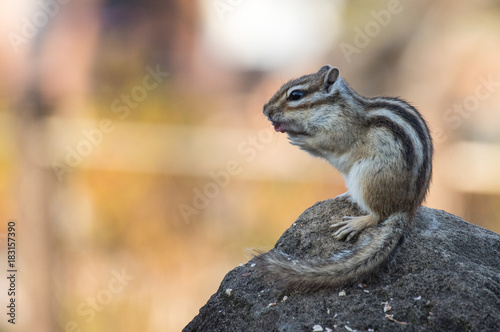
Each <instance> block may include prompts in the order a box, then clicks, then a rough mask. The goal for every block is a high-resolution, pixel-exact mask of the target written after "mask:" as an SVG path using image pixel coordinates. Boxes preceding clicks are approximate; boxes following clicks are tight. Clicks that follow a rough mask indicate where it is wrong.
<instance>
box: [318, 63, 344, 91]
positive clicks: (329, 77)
mask: <svg viewBox="0 0 500 332" xmlns="http://www.w3.org/2000/svg"><path fill="white" fill-rule="evenodd" d="M322 70H325V71H326V73H325V74H324V75H325V76H324V77H325V78H324V82H323V85H324V88H325V90H327V91H328V92H330V88H331V86H332V85H333V84H335V82H337V79H338V78H339V74H340V72H339V70H338V68H335V67H332V66H324V67H322V68H321V69H320V71H322Z"/></svg>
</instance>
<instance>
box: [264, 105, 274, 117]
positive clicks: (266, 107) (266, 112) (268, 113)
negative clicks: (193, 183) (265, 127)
mask: <svg viewBox="0 0 500 332" xmlns="http://www.w3.org/2000/svg"><path fill="white" fill-rule="evenodd" d="M274 112H275V108H274V107H271V106H270V105H269V104H265V105H264V109H263V111H262V113H264V115H265V116H267V117H268V118H269V119H271V115H272V114H273V113H274Z"/></svg>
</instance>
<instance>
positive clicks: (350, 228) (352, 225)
mask: <svg viewBox="0 0 500 332" xmlns="http://www.w3.org/2000/svg"><path fill="white" fill-rule="evenodd" d="M342 219H344V220H343V221H341V222H338V223H335V224H333V225H331V226H330V228H338V229H337V231H336V232H335V233H333V237H334V238H336V239H337V240H342V239H343V238H345V237H346V236H347V238H346V241H349V240H350V239H352V238H353V237H354V236H355V235H356V234H358V233H359V232H361V231H362V230H363V229H365V228H366V227H369V226H372V225H373V224H374V219H373V218H372V216H371V215H366V216H361V217H349V216H345V217H343V218H342Z"/></svg>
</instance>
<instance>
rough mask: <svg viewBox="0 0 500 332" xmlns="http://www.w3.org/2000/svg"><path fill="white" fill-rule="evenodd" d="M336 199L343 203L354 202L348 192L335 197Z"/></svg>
mask: <svg viewBox="0 0 500 332" xmlns="http://www.w3.org/2000/svg"><path fill="white" fill-rule="evenodd" d="M335 199H336V200H339V201H341V202H352V198H351V195H350V194H349V192H348V191H346V192H345V193H343V194H340V195H338V196H337V197H335Z"/></svg>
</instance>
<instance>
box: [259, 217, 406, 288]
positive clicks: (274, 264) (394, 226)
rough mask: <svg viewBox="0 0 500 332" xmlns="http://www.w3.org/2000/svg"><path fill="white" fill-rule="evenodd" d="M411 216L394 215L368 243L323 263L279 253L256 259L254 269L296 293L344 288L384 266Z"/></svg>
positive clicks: (272, 252) (260, 256)
mask: <svg viewBox="0 0 500 332" xmlns="http://www.w3.org/2000/svg"><path fill="white" fill-rule="evenodd" d="M413 218H414V216H413V215H412V214H410V213H403V212H402V213H395V214H393V215H391V216H389V218H387V219H386V220H385V221H384V222H383V224H382V227H380V228H379V231H377V232H374V235H373V237H372V238H371V239H370V241H369V242H366V243H361V244H360V247H359V248H357V249H356V248H355V249H354V251H353V252H352V253H347V254H341V255H338V256H339V258H332V259H330V260H322V261H305V260H300V261H298V260H293V259H292V258H290V257H289V256H287V255H285V254H284V253H282V252H279V251H275V250H272V251H269V252H267V253H265V254H261V255H259V256H256V266H255V267H256V268H257V269H258V270H259V271H261V272H263V273H264V274H266V275H267V276H269V277H270V278H271V280H272V281H274V282H276V284H277V285H278V287H280V288H286V289H295V290H314V289H318V288H325V287H333V286H340V285H344V284H347V283H350V282H353V281H356V280H358V279H359V278H361V277H363V276H366V275H368V274H370V273H371V272H373V271H374V270H376V269H377V267H379V266H380V265H381V264H382V263H384V262H385V261H386V260H387V258H388V257H389V256H390V254H391V253H392V252H393V251H394V249H395V248H396V247H397V246H398V244H399V243H400V241H401V239H402V237H403V235H404V234H405V233H406V232H407V231H408V229H409V228H410V225H411V224H412V223H413V220H412V219H413Z"/></svg>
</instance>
